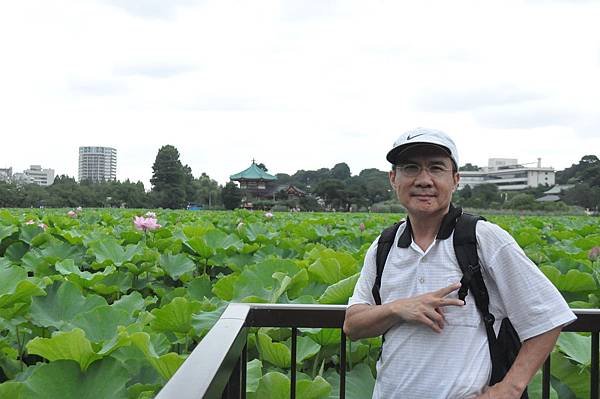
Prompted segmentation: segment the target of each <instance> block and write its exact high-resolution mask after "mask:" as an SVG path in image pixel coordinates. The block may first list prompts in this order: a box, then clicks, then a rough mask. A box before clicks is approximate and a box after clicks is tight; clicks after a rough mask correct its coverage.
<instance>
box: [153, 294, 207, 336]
mask: <svg viewBox="0 0 600 399" xmlns="http://www.w3.org/2000/svg"><path fill="white" fill-rule="evenodd" d="M201 309H202V304H201V303H200V302H197V301H192V302H190V301H188V300H187V299H186V298H181V297H179V298H175V299H173V301H171V303H169V304H167V305H165V306H163V307H161V308H159V309H154V310H152V312H151V313H152V315H153V316H154V320H152V322H151V323H150V327H152V329H154V330H155V331H158V332H175V333H180V334H187V333H189V332H190V330H191V328H192V315H193V314H194V313H197V312H199V311H200V310H201Z"/></svg>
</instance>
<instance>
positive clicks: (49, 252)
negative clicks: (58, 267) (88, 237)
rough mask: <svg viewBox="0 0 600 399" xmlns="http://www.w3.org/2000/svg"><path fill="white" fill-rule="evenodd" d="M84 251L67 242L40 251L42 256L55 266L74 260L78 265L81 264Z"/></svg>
mask: <svg viewBox="0 0 600 399" xmlns="http://www.w3.org/2000/svg"><path fill="white" fill-rule="evenodd" d="M84 252H85V251H84V249H83V248H82V247H80V246H74V245H70V244H68V243H66V242H57V243H56V244H53V245H49V246H47V247H45V248H43V249H41V250H40V256H41V257H43V258H44V259H45V260H46V261H47V262H48V263H50V264H52V265H53V264H55V263H56V262H60V261H61V260H64V259H73V260H74V261H75V262H76V263H78V264H79V263H81V259H83V256H84Z"/></svg>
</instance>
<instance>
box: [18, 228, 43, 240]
mask: <svg viewBox="0 0 600 399" xmlns="http://www.w3.org/2000/svg"><path fill="white" fill-rule="evenodd" d="M43 233H44V230H43V229H42V228H41V227H39V226H38V225H37V224H32V225H25V226H23V227H21V233H20V234H19V240H21V241H23V242H25V243H27V244H29V245H31V243H32V241H33V239H34V238H35V237H36V236H38V235H40V234H43Z"/></svg>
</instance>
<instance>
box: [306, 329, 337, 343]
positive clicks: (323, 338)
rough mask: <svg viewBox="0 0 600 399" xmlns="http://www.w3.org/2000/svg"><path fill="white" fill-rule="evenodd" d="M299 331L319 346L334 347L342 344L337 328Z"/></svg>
mask: <svg viewBox="0 0 600 399" xmlns="http://www.w3.org/2000/svg"><path fill="white" fill-rule="evenodd" d="M300 331H302V332H303V333H304V334H306V335H307V336H308V337H310V339H312V340H313V341H315V342H316V343H318V344H319V345H321V346H334V345H339V344H340V342H342V337H341V333H340V330H339V329H338V328H301V329H300Z"/></svg>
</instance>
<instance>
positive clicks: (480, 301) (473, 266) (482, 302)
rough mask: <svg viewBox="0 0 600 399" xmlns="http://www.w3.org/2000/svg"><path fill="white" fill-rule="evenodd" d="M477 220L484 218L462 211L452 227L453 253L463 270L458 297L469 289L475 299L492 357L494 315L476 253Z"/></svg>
mask: <svg viewBox="0 0 600 399" xmlns="http://www.w3.org/2000/svg"><path fill="white" fill-rule="evenodd" d="M479 220H485V218H483V217H481V216H476V215H471V214H468V213H463V214H462V215H461V216H460V217H459V218H458V220H457V222H456V226H455V227H454V241H453V245H454V253H455V254H456V259H457V260H458V264H459V265H460V269H461V270H462V272H463V277H462V279H461V280H460V283H461V287H460V289H459V290H458V297H459V299H462V300H463V301H464V300H465V298H466V296H467V293H468V291H469V290H470V291H471V293H472V294H473V298H474V299H475V306H477V309H478V310H479V313H481V317H482V319H483V322H484V324H485V330H486V333H487V337H488V345H489V347H490V354H491V356H492V359H493V358H494V357H495V356H496V353H495V352H496V333H495V332H494V321H495V318H494V315H493V314H491V313H490V310H489V304H490V297H489V295H488V290H487V287H486V286H485V283H484V281H483V276H482V274H481V266H480V264H479V256H478V255H477V236H476V230H475V229H476V227H477V222H478V221H479Z"/></svg>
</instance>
